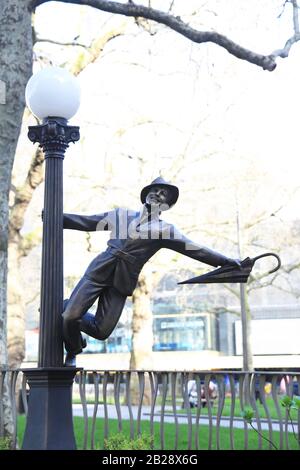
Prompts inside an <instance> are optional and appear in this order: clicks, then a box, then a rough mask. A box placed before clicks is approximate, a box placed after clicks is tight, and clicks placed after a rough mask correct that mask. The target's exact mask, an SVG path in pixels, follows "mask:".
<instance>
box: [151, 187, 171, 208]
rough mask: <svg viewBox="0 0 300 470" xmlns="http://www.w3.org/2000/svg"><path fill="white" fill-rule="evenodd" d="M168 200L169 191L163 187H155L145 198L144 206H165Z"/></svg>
mask: <svg viewBox="0 0 300 470" xmlns="http://www.w3.org/2000/svg"><path fill="white" fill-rule="evenodd" d="M169 199H170V191H169V190H168V189H167V188H164V187H163V186H155V187H154V188H152V189H150V191H149V192H148V194H147V196H146V204H148V205H150V206H161V205H165V206H166V205H167V204H168V202H167V201H169Z"/></svg>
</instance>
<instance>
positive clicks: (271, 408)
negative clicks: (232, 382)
mask: <svg viewBox="0 0 300 470" xmlns="http://www.w3.org/2000/svg"><path fill="white" fill-rule="evenodd" d="M266 402H267V406H268V410H269V413H270V416H271V418H272V419H273V420H278V419H279V418H278V413H277V410H276V408H275V404H274V401H273V399H272V398H267V399H266ZM256 406H257V408H258V412H259V416H260V418H267V414H266V411H265V409H264V407H263V405H262V404H261V403H260V402H259V401H258V400H257V401H256ZM230 407H231V398H230V397H229V398H225V403H224V407H223V410H222V416H230ZM279 408H280V411H281V418H282V419H285V409H284V408H283V407H282V406H281V404H280V400H279ZM217 411H218V402H217V401H215V402H214V403H213V405H212V407H211V412H212V415H216V414H217ZM241 411H242V408H241V404H240V399H239V398H237V399H236V401H235V407H234V416H236V417H237V418H240V417H241ZM177 413H180V414H186V409H184V408H183V409H181V410H177ZM191 413H192V414H195V415H196V413H197V408H191ZM297 413H298V411H297V410H295V409H292V410H291V416H292V418H293V420H295V421H297ZM207 414H208V410H207V407H206V406H205V407H204V408H201V415H204V416H207Z"/></svg>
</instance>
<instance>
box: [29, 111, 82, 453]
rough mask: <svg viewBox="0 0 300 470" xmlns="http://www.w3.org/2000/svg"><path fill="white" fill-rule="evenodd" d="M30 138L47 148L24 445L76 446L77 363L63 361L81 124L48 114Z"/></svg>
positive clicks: (40, 448)
mask: <svg viewBox="0 0 300 470" xmlns="http://www.w3.org/2000/svg"><path fill="white" fill-rule="evenodd" d="M28 137H29V139H30V140H31V141H32V142H34V143H35V142H39V144H40V146H41V147H42V148H43V150H44V152H45V160H46V174H45V196H44V215H43V247H42V279H41V309H40V335H39V359H38V368H37V369H26V370H24V373H25V375H26V378H27V381H28V384H29V387H30V394H29V404H28V416H27V423H26V429H25V434H24V440H23V446H22V448H23V449H26V450H29V449H39V450H46V449H53V450H64V449H76V442H75V437H74V430H73V421H72V384H73V379H74V376H75V374H76V372H77V369H75V368H67V367H62V366H63V341H62V310H63V159H64V154H65V151H66V149H67V147H68V145H69V143H70V142H75V141H77V140H79V127H74V126H68V125H67V120H66V119H64V118H51V117H49V118H47V119H45V120H44V121H43V123H42V125H40V126H31V127H29V132H28Z"/></svg>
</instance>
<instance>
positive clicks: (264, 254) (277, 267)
mask: <svg viewBox="0 0 300 470" xmlns="http://www.w3.org/2000/svg"><path fill="white" fill-rule="evenodd" d="M265 256H274V257H275V258H276V259H277V263H278V264H277V266H276V267H275V268H274V269H272V270H271V271H269V273H268V274H272V273H275V272H276V271H278V269H279V268H280V266H281V259H280V258H279V256H278V255H276V253H263V254H262V255H259V256H256V257H255V258H252V261H253V264H254V263H255V261H257V260H258V259H260V258H264V257H265Z"/></svg>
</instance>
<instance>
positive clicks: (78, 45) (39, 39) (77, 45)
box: [34, 37, 90, 49]
mask: <svg viewBox="0 0 300 470" xmlns="http://www.w3.org/2000/svg"><path fill="white" fill-rule="evenodd" d="M38 42H47V43H49V44H55V45H57V46H75V47H83V48H84V49H89V47H90V46H87V45H85V44H81V43H80V42H76V41H71V42H63V41H54V40H53V39H46V38H39V37H36V39H35V42H34V44H36V43H38Z"/></svg>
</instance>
